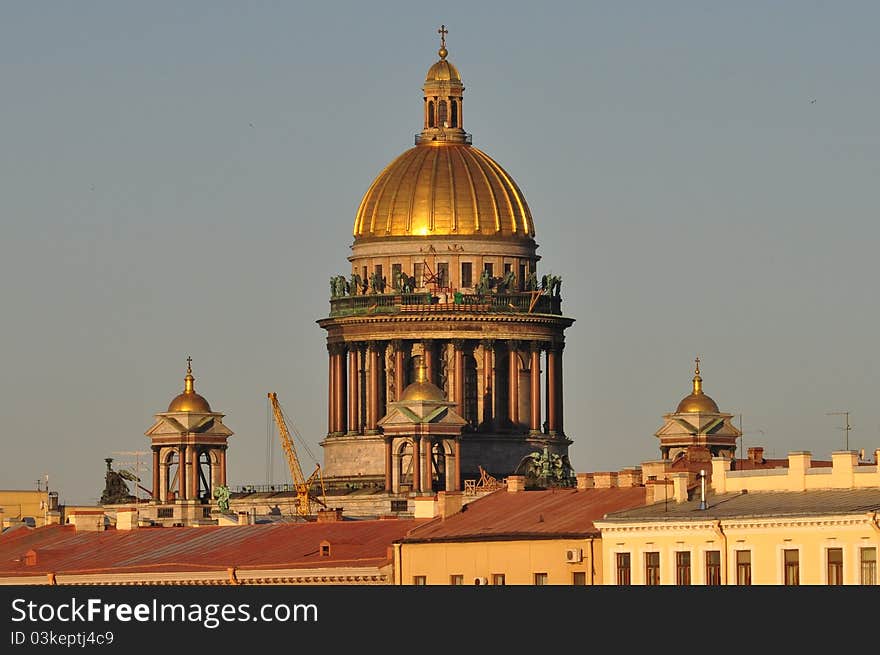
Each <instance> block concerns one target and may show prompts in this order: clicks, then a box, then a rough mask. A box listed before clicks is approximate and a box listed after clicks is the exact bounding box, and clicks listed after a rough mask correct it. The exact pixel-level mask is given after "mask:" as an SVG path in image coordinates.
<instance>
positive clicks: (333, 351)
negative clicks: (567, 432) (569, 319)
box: [327, 339, 564, 436]
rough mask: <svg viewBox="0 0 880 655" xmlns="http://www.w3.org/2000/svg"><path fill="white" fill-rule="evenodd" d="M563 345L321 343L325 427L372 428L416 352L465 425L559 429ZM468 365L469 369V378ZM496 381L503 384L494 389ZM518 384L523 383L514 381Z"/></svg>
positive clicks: (396, 394)
mask: <svg viewBox="0 0 880 655" xmlns="http://www.w3.org/2000/svg"><path fill="white" fill-rule="evenodd" d="M563 347H564V343H561V342H559V343H555V342H552V343H551V342H542V341H519V340H512V339H450V340H446V339H425V340H412V339H400V340H390V341H353V342H343V343H331V344H328V346H327V349H328V353H329V360H328V364H329V369H328V384H329V389H328V391H329V393H328V399H329V401H328V403H327V405H328V416H327V423H328V434H329V435H330V436H341V435H352V436H354V435H370V434H377V433H378V429H377V424H378V422H379V419H381V418H382V417H383V416H384V415H385V413H386V407H387V403H388V402H390V401H393V400H398V399H400V398H401V396H402V395H403V390H404V389H405V388H406V386H407V383H408V382H409V381H410V380H409V375H408V372H409V370H410V366H409V361H410V359H411V358H412V356H413V355H415V354H416V353H418V354H419V355H421V356H422V357H423V358H424V363H425V367H426V373H427V379H428V380H429V381H431V382H433V383H434V384H436V385H437V386H438V387H440V388H441V389H443V390H444V392H445V393H446V394H447V397H449V398H450V400H452V401H453V402H455V405H456V411H457V412H458V413H459V414H460V415H461V416H463V417H465V418H466V419H468V421H469V423H470V424H471V425H470V429H471V430H481V431H484V430H488V429H492V430H499V431H504V432H514V433H524V432H528V433H529V434H534V435H538V434H545V435H548V436H563V435H564V426H563V403H562V398H563V392H562V351H563ZM505 358H506V361H505ZM542 359H543V360H544V366H545V369H544V370H545V375H544V385H543V386H544V389H543V394H542V388H541V387H542V384H541V363H542ZM469 366H470V367H471V368H472V369H473V372H474V373H475V375H473V376H471V381H470V382H468V367H469ZM499 382H500V383H501V384H502V385H504V386H505V387H506V388H505V389H500V388H499V387H498V383H499ZM523 385H525V387H526V388H525V389H521V388H520V387H521V386H523ZM473 387H476V388H473ZM521 392H523V393H521ZM542 396H543V398H542ZM521 398H522V399H523V400H521ZM542 401H543V402H542ZM469 403H470V405H468V404H469ZM475 410H476V411H475ZM542 410H543V411H542ZM499 413H502V414H501V415H499ZM542 415H543V417H544V419H545V420H544V422H543V424H542V422H541V419H542ZM481 426H483V427H481ZM486 426H491V428H489V427H486Z"/></svg>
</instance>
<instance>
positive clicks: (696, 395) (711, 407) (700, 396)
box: [675, 357, 720, 414]
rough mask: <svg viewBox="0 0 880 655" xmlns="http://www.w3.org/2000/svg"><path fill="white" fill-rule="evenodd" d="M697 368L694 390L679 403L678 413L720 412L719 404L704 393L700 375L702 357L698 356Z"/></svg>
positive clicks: (676, 411)
mask: <svg viewBox="0 0 880 655" xmlns="http://www.w3.org/2000/svg"><path fill="white" fill-rule="evenodd" d="M696 362H697V368H696V370H695V371H694V390H693V392H692V393H691V394H690V395H689V396H685V397H684V398H682V400H681V402H680V403H678V409H676V410H675V413H676V414H685V413H688V414H719V413H720V410H719V409H718V405H717V404H716V403H715V401H714V400H712V399H711V398H710V397H709V396H707V395H706V394H704V393H703V378H701V377H700V358H699V357H697V359H696Z"/></svg>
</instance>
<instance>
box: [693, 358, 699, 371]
mask: <svg viewBox="0 0 880 655" xmlns="http://www.w3.org/2000/svg"><path fill="white" fill-rule="evenodd" d="M694 361H695V362H696V364H697V369H696V371H694V373H696V374H697V375H699V374H700V358H699V356H698V357H697V358H696V359H694Z"/></svg>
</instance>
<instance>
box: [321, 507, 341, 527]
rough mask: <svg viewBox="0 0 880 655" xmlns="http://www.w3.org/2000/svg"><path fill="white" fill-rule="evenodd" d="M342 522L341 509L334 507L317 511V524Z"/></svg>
mask: <svg viewBox="0 0 880 655" xmlns="http://www.w3.org/2000/svg"><path fill="white" fill-rule="evenodd" d="M341 520H342V508H341V507H334V508H332V509H331V508H327V509H319V510H318V523H330V522H336V521H341Z"/></svg>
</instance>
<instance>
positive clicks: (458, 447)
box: [452, 437, 461, 491]
mask: <svg viewBox="0 0 880 655" xmlns="http://www.w3.org/2000/svg"><path fill="white" fill-rule="evenodd" d="M452 490H453V491H461V437H456V438H455V480H454V481H453V485H452Z"/></svg>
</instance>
